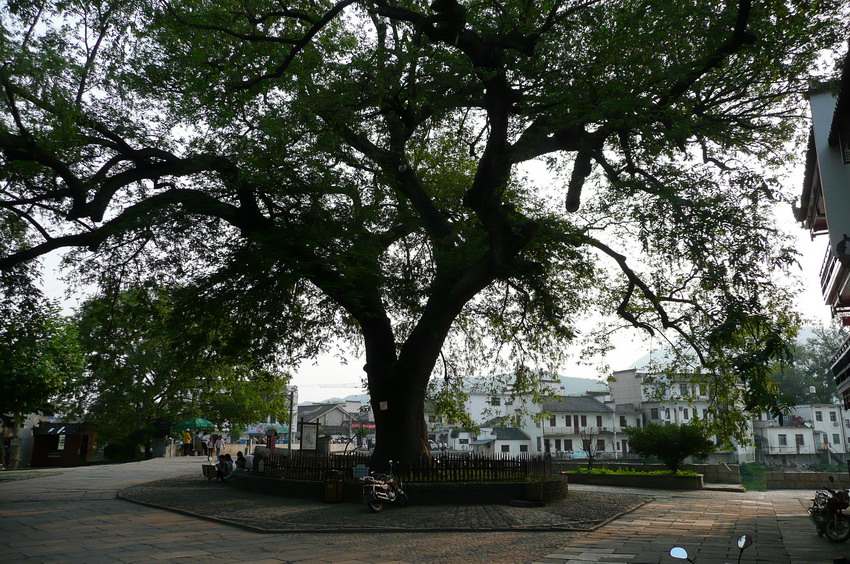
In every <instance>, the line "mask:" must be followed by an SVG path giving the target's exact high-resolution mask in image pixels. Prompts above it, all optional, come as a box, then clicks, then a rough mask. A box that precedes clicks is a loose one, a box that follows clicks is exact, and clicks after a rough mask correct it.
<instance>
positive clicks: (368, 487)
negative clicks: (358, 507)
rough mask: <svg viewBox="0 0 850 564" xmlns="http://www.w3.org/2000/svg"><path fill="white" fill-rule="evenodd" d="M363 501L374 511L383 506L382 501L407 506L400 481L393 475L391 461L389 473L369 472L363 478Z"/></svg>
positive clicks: (391, 462)
mask: <svg viewBox="0 0 850 564" xmlns="http://www.w3.org/2000/svg"><path fill="white" fill-rule="evenodd" d="M363 501H364V502H365V503H366V505H368V506H369V509H370V510H372V511H373V512H375V513H378V512H380V511H381V510H382V509H383V508H384V503H385V502H386V503H397V504H398V505H400V506H402V507H406V506H407V494H406V493H404V489H402V484H401V482H399V481H397V480H396V479H395V477H394V476H393V461H392V460H390V473H389V474H374V473H372V474H370V475H369V476H366V477H364V478H363Z"/></svg>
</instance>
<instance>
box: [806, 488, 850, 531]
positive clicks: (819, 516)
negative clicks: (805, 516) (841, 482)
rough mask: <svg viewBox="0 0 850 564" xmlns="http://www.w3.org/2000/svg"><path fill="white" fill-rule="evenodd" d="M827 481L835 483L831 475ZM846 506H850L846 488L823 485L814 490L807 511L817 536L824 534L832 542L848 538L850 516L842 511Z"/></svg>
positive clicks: (849, 497) (849, 496)
mask: <svg viewBox="0 0 850 564" xmlns="http://www.w3.org/2000/svg"><path fill="white" fill-rule="evenodd" d="M829 481H830V483H832V484H834V483H835V479H834V478H833V477H832V476H830V477H829ZM848 507H850V492H848V490H834V489H832V488H830V487H827V486H824V487H823V488H822V489H820V490H818V491H816V492H815V497H814V499H813V500H812V506H811V507H810V508H809V509H808V512H809V517H811V519H812V522H813V523H814V524H815V529H816V530H817V532H818V536H820V537H822V536H824V535H826V538H828V539H829V540H831V541H832V542H844V541H846V540H847V539H848V538H850V517H848V516H847V515H845V514H844V513H843V511H844V510H845V509H847V508H848Z"/></svg>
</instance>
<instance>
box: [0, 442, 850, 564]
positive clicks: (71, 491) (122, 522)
mask: <svg viewBox="0 0 850 564" xmlns="http://www.w3.org/2000/svg"><path fill="white" fill-rule="evenodd" d="M197 464H198V459H197V458H194V459H193V458H175V459H157V460H153V461H146V462H140V463H134V464H126V465H120V466H102V467H86V468H77V469H68V470H64V471H63V473H62V475H60V476H50V477H45V478H39V479H33V480H24V481H19V482H4V483H0V562H4V563H17V562H128V563H129V562H149V561H160V562H191V561H197V560H209V559H225V560H227V561H251V562H261V563H263V562H268V563H272V562H274V563H283V562H297V563H299V564H305V563H320V562H321V563H327V562H341V563H350V564H355V563H378V562H386V563H389V562H410V563H418V562H423V563H424V562H429V563H443V562H444V563H454V562H470V563H479V562H480V563H491V562H496V563H502V562H504V563H509V562H522V563H530V562H541V563H548V564H555V563H556V564H562V563H589V562H607V563H613V562H629V563H631V564H634V563H641V562H653V563H667V562H680V561H677V560H673V559H672V558H670V557H669V556H665V555H666V554H667V553H668V551H669V549H670V547H671V546H673V545H674V544H679V545H681V546H684V547H685V548H686V549H687V550H688V551H689V553H690V554H691V557H692V558H694V559H695V562H696V564H707V563H712V562H724V561H729V562H735V559H736V558H737V549H736V548H732V547H734V542H735V539H736V538H737V536H738V535H739V534H741V533H743V532H747V533H750V534H752V535H753V536H754V537H755V544H754V545H753V546H752V547H751V548H750V549H748V550H747V551H746V552H745V553H744V559H743V560H742V562H748V563H752V562H763V563H770V564H772V563H777V564H779V563H801V564H802V563H807V564H821V563H823V564H827V563H829V564H832V563H833V561H834V559H836V558H841V557H850V544H842V545H832V544H830V543H829V542H828V541H826V540H824V539H820V538H818V537H817V535H816V534H815V532H814V527H813V526H812V525H811V524H810V522H809V521H808V518H807V516H806V513H805V503H806V501H805V500H806V497H807V496H808V495H810V493H811V492H805V491H800V492H797V491H779V492H766V493H759V492H750V493H728V492H708V491H703V492H693V493H672V492H656V491H652V492H646V491H645V490H635V493H638V492H640V493H651V494H652V495H654V496H655V497H656V501H654V502H653V503H650V504H647V505H644V506H643V507H641V508H639V509H637V510H636V511H634V512H632V513H630V514H628V515H625V516H623V517H621V518H619V519H617V520H615V521H613V522H612V523H610V524H608V525H606V526H604V527H601V528H599V529H597V530H596V531H594V532H590V533H574V532H553V531H541V532H513V531H511V532H489V533H488V532H477V533H415V532H406V533H393V534H374V533H373V534H363V533H345V534H328V533H309V532H305V533H294V534H286V535H270V534H261V533H255V532H251V531H245V530H241V529H236V528H233V527H229V526H227V525H223V524H221V523H215V522H211V521H206V520H202V519H197V518H193V517H189V516H185V515H181V514H177V513H172V512H168V511H163V510H161V509H156V508H151V507H145V506H141V505H136V504H132V503H129V502H126V501H122V500H118V499H115V494H116V492H117V491H119V490H120V489H123V488H125V487H127V486H129V485H132V484H138V483H143V482H147V481H152V480H157V479H163V478H167V477H171V476H179V475H183V474H186V473H189V472H193V471H197ZM573 488H574V489H582V490H592V491H596V492H598V493H599V494H600V497H604V495H605V493H606V491H607V489H606V488H599V487H591V486H573ZM209 501H210V503H211V504H215V503H216V499H215V498H214V497H211V499H210V500H209ZM411 509H413V508H411Z"/></svg>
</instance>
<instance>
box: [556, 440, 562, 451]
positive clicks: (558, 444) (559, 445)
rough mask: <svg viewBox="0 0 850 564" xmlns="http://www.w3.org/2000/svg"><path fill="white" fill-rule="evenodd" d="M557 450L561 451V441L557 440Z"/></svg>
mask: <svg viewBox="0 0 850 564" xmlns="http://www.w3.org/2000/svg"><path fill="white" fill-rule="evenodd" d="M555 450H561V439H555Z"/></svg>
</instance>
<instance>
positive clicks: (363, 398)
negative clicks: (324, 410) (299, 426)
mask: <svg viewBox="0 0 850 564" xmlns="http://www.w3.org/2000/svg"><path fill="white" fill-rule="evenodd" d="M347 401H359V402H360V403H362V404H364V405H365V404H367V403H369V401H370V396H369V394H353V395H350V396H345V397H344V398H328V399H326V400H322V401H304V402H301V403H299V404H298V405H315V404H317V403H345V402H347Z"/></svg>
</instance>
